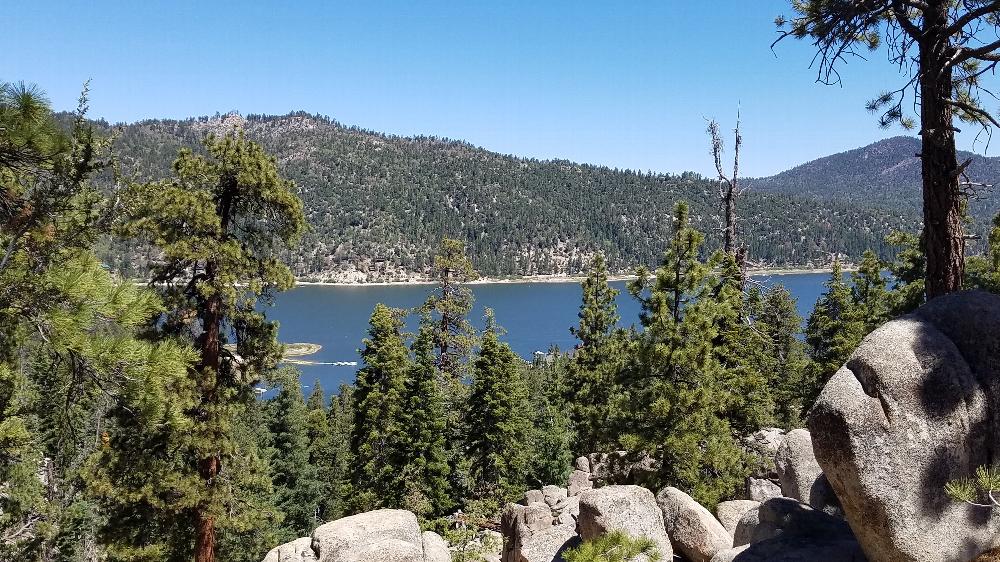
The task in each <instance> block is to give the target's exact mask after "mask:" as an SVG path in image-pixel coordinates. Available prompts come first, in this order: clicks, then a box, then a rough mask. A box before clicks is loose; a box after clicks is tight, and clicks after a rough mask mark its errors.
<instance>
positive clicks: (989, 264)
mask: <svg viewBox="0 0 1000 562" xmlns="http://www.w3.org/2000/svg"><path fill="white" fill-rule="evenodd" d="M965 284H966V286H967V287H969V288H977V289H983V290H986V291H990V292H993V293H1000V214H998V215H996V216H995V217H993V228H992V229H991V230H990V234H989V237H988V238H987V247H986V252H985V255H982V256H974V257H970V258H969V259H968V265H967V266H966V283H965Z"/></svg>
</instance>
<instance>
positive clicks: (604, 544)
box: [562, 531, 663, 562]
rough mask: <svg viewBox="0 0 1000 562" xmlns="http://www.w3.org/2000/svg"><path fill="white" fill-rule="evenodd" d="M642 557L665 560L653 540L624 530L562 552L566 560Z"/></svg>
mask: <svg viewBox="0 0 1000 562" xmlns="http://www.w3.org/2000/svg"><path fill="white" fill-rule="evenodd" d="M640 557H642V560H649V561H650V562H657V561H658V560H663V554H662V553H661V552H660V551H659V549H657V548H656V543H654V542H653V541H652V540H650V539H648V538H646V537H637V538H633V537H630V536H629V535H627V534H625V533H624V532H622V531H611V532H610V533H605V534H603V535H601V536H599V537H596V538H593V539H590V540H588V541H584V542H583V544H581V545H580V546H578V547H576V548H571V549H569V550H567V551H566V552H564V553H563V554H562V558H563V560H565V561H566V562H631V561H634V560H639V559H640Z"/></svg>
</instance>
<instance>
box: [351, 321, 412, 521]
mask: <svg viewBox="0 0 1000 562" xmlns="http://www.w3.org/2000/svg"><path fill="white" fill-rule="evenodd" d="M402 319H403V312H402V311H401V310H397V309H392V308H389V307H387V306H385V305H383V304H378V305H375V310H374V311H373V312H372V316H371V319H370V321H369V325H370V327H369V329H368V337H367V338H366V339H365V340H364V345H365V347H364V349H363V350H362V351H361V358H362V360H363V361H364V367H363V368H362V369H361V370H359V371H358V375H357V381H356V382H355V385H354V386H355V390H354V404H355V406H354V428H353V429H354V433H353V437H352V439H351V443H352V446H351V450H352V452H353V453H354V467H353V477H352V484H353V485H354V502H353V507H354V508H355V509H357V510H358V511H368V510H371V509H375V508H379V507H396V508H398V507H401V506H402V505H403V501H404V497H405V486H404V484H405V483H404V482H403V479H402V477H403V474H402V471H403V469H404V468H405V466H406V446H407V441H408V439H407V427H406V419H405V408H406V405H407V404H406V401H405V395H406V379H407V377H408V375H409V372H410V369H411V368H412V366H411V364H410V359H409V355H408V353H407V349H406V345H405V344H404V342H403V335H402V333H401V330H402V327H403V320H402Z"/></svg>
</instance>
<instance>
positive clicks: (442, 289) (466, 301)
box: [426, 238, 477, 380]
mask: <svg viewBox="0 0 1000 562" xmlns="http://www.w3.org/2000/svg"><path fill="white" fill-rule="evenodd" d="M433 276H434V278H435V279H436V280H437V288H436V290H435V293H434V294H433V295H431V297H430V298H429V299H428V300H427V304H426V306H427V308H428V309H430V310H431V312H432V313H433V315H434V317H435V318H436V320H437V330H436V332H435V334H434V339H435V346H436V347H437V350H438V367H439V368H440V369H441V372H443V373H444V374H446V375H449V376H450V377H452V378H454V379H458V380H462V379H464V378H465V376H466V374H467V373H466V372H465V363H466V360H467V359H468V356H469V352H470V350H471V349H472V347H473V345H474V344H475V341H476V338H475V330H474V329H473V328H472V324H470V323H469V313H470V312H472V305H473V303H474V302H475V299H474V298H473V296H472V290H471V289H469V287H468V286H466V285H464V284H465V283H468V282H469V281H472V280H474V279H476V277H477V275H476V271H475V269H473V267H472V262H470V261H469V258H468V257H466V255H465V244H463V243H462V242H460V241H458V240H453V239H451V238H445V239H443V240H441V246H440V248H439V249H438V252H437V254H436V255H435V256H434V267H433Z"/></svg>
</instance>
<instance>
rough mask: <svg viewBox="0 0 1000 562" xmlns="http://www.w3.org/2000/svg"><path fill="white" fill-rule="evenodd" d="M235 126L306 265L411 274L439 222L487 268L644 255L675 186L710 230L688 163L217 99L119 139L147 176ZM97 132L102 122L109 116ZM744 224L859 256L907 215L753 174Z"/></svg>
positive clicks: (127, 267)
mask: <svg viewBox="0 0 1000 562" xmlns="http://www.w3.org/2000/svg"><path fill="white" fill-rule="evenodd" d="M237 126H238V127H242V128H243V129H244V130H245V132H246V134H247V135H248V136H249V137H251V138H253V139H255V140H257V141H259V142H260V143H262V144H263V145H264V147H265V148H266V149H267V150H268V151H269V152H271V153H272V154H274V155H275V157H276V159H277V161H278V163H279V166H280V167H281V169H282V170H283V172H284V173H285V174H286V175H287V176H288V177H290V178H291V179H293V180H295V182H296V183H297V184H298V186H299V189H300V193H301V196H302V198H303V200H304V202H305V205H306V211H307V216H308V220H309V223H310V225H311V229H310V232H309V233H308V234H307V235H306V237H305V239H304V241H303V244H302V246H301V248H300V249H299V250H297V251H296V252H294V253H293V255H291V256H289V259H290V261H291V263H292V265H293V268H294V270H295V272H296V274H297V275H299V276H300V277H302V278H307V279H321V280H340V281H359V282H360V281H385V280H394V279H403V278H407V277H413V276H419V275H420V274H422V273H424V272H426V269H427V267H428V265H429V263H430V256H431V255H432V254H433V250H434V247H435V245H436V244H437V242H438V241H439V240H440V238H441V237H442V236H451V237H458V238H461V239H464V240H466V241H467V242H468V244H469V252H470V255H471V257H472V259H473V262H474V264H475V265H476V267H477V268H478V269H479V270H480V271H481V272H482V273H483V274H485V275H489V276H506V275H535V274H566V273H571V274H572V273H579V272H580V271H582V270H583V269H584V268H585V266H586V263H587V261H588V260H589V257H590V256H591V255H592V254H593V252H595V251H603V252H604V253H605V254H606V255H607V257H608V261H609V266H610V267H611V268H612V269H613V270H615V271H618V272H624V271H630V270H632V268H634V267H635V266H636V265H639V264H646V265H652V264H655V263H656V261H657V260H658V258H659V256H660V254H661V253H662V251H663V249H664V247H665V246H666V241H667V238H668V237H669V234H670V229H671V224H670V216H671V211H672V207H673V205H674V203H675V202H676V201H678V200H680V199H684V200H687V201H688V202H689V203H690V204H691V206H692V217H693V221H694V223H695V225H696V226H697V227H698V228H700V229H701V230H703V231H704V232H705V233H706V234H707V235H708V245H709V247H710V248H717V247H718V245H719V232H718V229H719V225H720V224H721V221H720V219H719V213H718V202H717V190H716V185H715V183H714V182H712V181H708V180H706V179H703V178H701V177H699V176H698V175H696V174H683V175H680V176H676V175H654V174H646V173H641V172H634V171H629V170H618V169H611V168H606V167H599V166H590V165H586V164H575V163H572V162H567V161H559V160H553V161H542V160H535V159H528V158H519V157H514V156H508V155H502V154H497V153H494V152H490V151H487V150H485V149H481V148H477V147H474V146H472V145H470V144H468V143H464V142H457V141H451V140H446V139H438V138H433V137H413V138H408V137H394V136H387V135H382V134H379V133H374V132H370V131H365V130H361V129H357V128H349V127H344V126H342V125H340V124H338V123H337V122H335V121H332V120H330V119H328V118H324V117H318V116H311V115H307V114H304V113H293V114H289V115H286V116H253V115H251V116H248V117H246V118H243V117H240V116H237V115H228V116H221V117H215V118H199V119H188V120H184V121H170V120H150V121H144V122H140V123H135V124H130V125H124V126H121V127H120V130H119V131H118V133H117V139H118V140H117V152H118V153H119V155H120V156H121V157H122V160H123V161H124V162H125V163H126V164H127V167H129V168H131V169H132V170H134V171H135V173H136V174H137V175H139V176H140V177H148V178H160V177H164V176H165V175H167V174H168V173H169V168H170V163H171V161H172V160H173V158H174V156H175V155H176V153H177V149H178V148H180V147H182V146H188V147H197V145H198V139H200V138H201V137H202V136H203V135H205V134H206V133H216V134H219V133H223V132H225V131H228V130H232V129H233V127H237ZM108 129H109V132H110V127H109V128H108ZM740 208H741V216H742V218H743V221H742V224H741V230H742V234H743V236H745V238H746V239H747V240H748V241H749V244H750V250H751V256H752V258H753V259H755V260H756V261H757V262H759V263H761V264H766V265H775V266H808V265H812V264H817V263H824V262H826V261H827V260H828V259H829V254H830V253H832V252H841V253H845V254H848V255H849V256H851V257H857V256H858V255H860V253H861V252H862V251H864V249H866V248H869V247H872V248H875V249H876V250H878V251H880V253H883V254H886V253H888V249H887V248H885V247H884V244H883V243H882V240H883V238H884V236H885V235H886V234H887V233H888V232H889V231H891V230H893V229H900V228H902V229H906V230H915V229H916V228H918V224H919V222H918V220H917V215H916V214H914V213H912V212H908V211H900V210H899V209H892V208H889V207H883V206H879V205H870V204H866V205H858V204H857V203H856V202H853V201H850V202H844V201H838V200H833V199H831V198H828V197H827V198H818V197H816V196H811V195H803V194H799V193H796V194H788V193H784V192H781V191H780V190H778V189H774V190H771V189H768V190H767V191H765V190H758V191H756V192H753V193H751V194H750V195H749V196H748V197H747V198H746V199H744V200H741V202H740ZM144 255H145V254H144V252H142V251H141V250H138V249H135V248H122V247H118V248H115V249H113V250H111V251H109V252H108V256H107V260H108V262H109V263H110V264H111V265H112V266H113V267H115V268H117V269H121V270H124V271H127V272H130V273H132V274H139V275H141V272H142V270H143V268H144V266H145V259H144V257H143V256H144Z"/></svg>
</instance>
